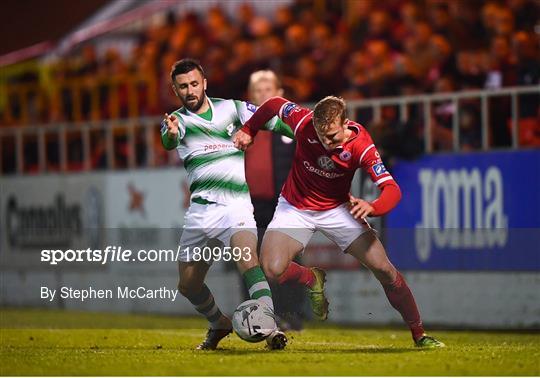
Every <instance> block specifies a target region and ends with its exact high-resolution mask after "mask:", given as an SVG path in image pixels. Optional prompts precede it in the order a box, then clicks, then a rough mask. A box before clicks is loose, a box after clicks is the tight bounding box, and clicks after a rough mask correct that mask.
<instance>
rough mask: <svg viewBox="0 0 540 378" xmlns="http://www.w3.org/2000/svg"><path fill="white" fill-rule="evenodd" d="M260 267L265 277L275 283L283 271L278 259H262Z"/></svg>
mask: <svg viewBox="0 0 540 378" xmlns="http://www.w3.org/2000/svg"><path fill="white" fill-rule="evenodd" d="M262 268H263V270H264V274H265V275H266V279H267V280H268V281H271V282H275V283H277V282H279V277H281V275H282V274H283V272H284V271H285V269H283V267H282V266H281V264H280V263H279V261H263V264H262Z"/></svg>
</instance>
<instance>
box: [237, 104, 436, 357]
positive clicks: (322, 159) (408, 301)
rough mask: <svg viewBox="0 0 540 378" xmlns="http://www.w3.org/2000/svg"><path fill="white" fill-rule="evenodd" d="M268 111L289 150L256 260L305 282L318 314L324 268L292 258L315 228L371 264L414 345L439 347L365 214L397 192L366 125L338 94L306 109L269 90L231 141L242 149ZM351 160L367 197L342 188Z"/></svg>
mask: <svg viewBox="0 0 540 378" xmlns="http://www.w3.org/2000/svg"><path fill="white" fill-rule="evenodd" d="M275 115H278V116H279V117H280V118H281V119H282V120H283V121H284V122H285V123H286V124H287V125H289V127H290V128H291V130H292V131H293V132H294V135H295V139H296V151H295V156H294V160H293V166H292V168H291V171H290V172H289V177H288V178H287V181H286V183H285V185H284V186H283V190H282V192H281V197H280V199H279V202H278V206H277V208H276V212H275V215H274V219H273V220H272V222H271V223H270V225H269V226H268V231H267V233H266V234H265V236H264V240H263V245H262V250H261V262H262V266H263V268H264V271H265V273H266V276H267V277H268V278H269V279H271V280H275V281H278V282H280V283H282V282H287V281H296V282H299V283H302V284H304V285H305V286H307V287H308V289H309V291H310V299H311V302H312V309H313V311H314V313H315V315H316V316H318V317H319V318H320V319H321V320H325V319H326V318H327V316H328V301H327V299H326V297H325V294H324V281H325V274H324V271H322V270H316V269H313V268H312V269H309V268H306V267H303V266H301V265H299V264H296V263H294V262H292V259H293V258H294V257H295V256H297V255H298V254H299V253H301V252H302V251H303V250H304V247H305V246H306V245H307V244H308V242H309V240H310V239H311V236H312V235H313V233H314V232H315V231H321V232H322V233H323V234H325V235H326V236H327V237H328V238H329V239H331V240H332V241H334V242H335V243H336V244H337V245H338V246H339V247H340V248H341V250H342V251H343V252H345V253H348V254H350V255H351V256H353V257H355V258H356V259H357V260H359V261H360V262H361V263H362V264H363V265H364V266H366V267H367V268H368V269H370V270H371V271H372V272H373V274H374V275H375V277H376V278H377V280H379V282H380V283H381V285H382V286H383V289H384V292H385V293H386V296H387V298H388V300H389V302H390V304H391V305H392V306H393V307H394V308H395V309H396V310H397V311H398V312H399V313H400V314H401V316H402V317H403V319H404V321H405V322H406V323H407V325H408V326H409V329H410V330H411V334H412V337H413V340H414V343H415V345H416V346H418V347H422V348H436V347H443V346H444V344H443V343H441V342H440V341H438V340H436V339H435V338H433V337H431V336H428V335H426V334H425V332H424V327H423V324H422V320H421V318H420V313H419V311H418V308H417V306H416V303H415V300H414V297H413V294H412V292H411V290H410V289H409V286H408V285H407V283H406V282H405V279H404V278H403V276H402V275H401V273H400V272H399V271H398V270H397V269H396V268H395V267H394V265H392V263H391V262H390V260H389V259H388V257H387V255H386V251H385V249H384V247H383V245H382V244H381V242H380V241H379V239H378V238H377V236H376V235H375V234H374V233H373V232H372V230H371V228H370V227H369V224H368V223H367V222H366V220H365V218H366V217H368V216H381V215H384V214H386V213H387V212H389V211H390V210H391V209H393V208H394V207H395V206H396V205H397V203H398V202H399V200H400V199H401V191H400V189H399V186H398V185H397V183H396V182H395V180H394V179H393V177H392V176H391V175H390V173H389V172H388V171H387V170H386V168H385V167H384V164H383V162H382V161H381V159H380V155H379V153H378V152H377V149H376V148H375V145H374V144H373V141H372V140H371V137H370V136H369V134H368V132H367V131H366V129H365V128H364V127H362V125H360V124H358V123H355V122H352V121H350V120H348V119H346V104H345V101H344V100H343V99H341V98H338V97H334V96H328V97H325V98H324V99H322V100H321V101H319V102H318V103H317V105H316V106H315V108H314V110H313V111H311V110H309V109H306V108H304V107H301V106H298V105H297V104H295V103H294V102H291V101H289V100H287V99H284V98H282V97H273V98H271V99H269V100H268V101H266V102H265V103H264V104H262V105H261V107H260V108H259V109H258V110H257V111H256V112H255V114H254V115H253V117H251V118H250V120H249V121H248V122H246V124H245V125H244V127H243V128H242V129H241V130H239V131H238V132H237V134H236V135H235V139H234V142H235V145H236V146H237V147H238V148H240V149H246V148H247V147H248V146H249V145H250V144H251V143H252V141H253V137H254V136H255V135H256V134H257V132H258V130H259V129H260V128H261V127H262V126H263V125H264V123H265V122H266V121H268V120H269V119H271V118H272V117H273V116H275ZM358 168H361V169H363V170H364V171H365V172H366V173H367V174H369V175H370V177H371V179H372V180H373V182H374V183H375V184H376V185H377V186H378V187H379V189H380V190H381V194H380V196H379V198H377V199H376V200H375V201H373V202H367V201H365V200H363V199H360V198H354V197H352V196H351V195H350V187H351V181H352V179H353V176H354V173H355V171H356V170H357V169H358Z"/></svg>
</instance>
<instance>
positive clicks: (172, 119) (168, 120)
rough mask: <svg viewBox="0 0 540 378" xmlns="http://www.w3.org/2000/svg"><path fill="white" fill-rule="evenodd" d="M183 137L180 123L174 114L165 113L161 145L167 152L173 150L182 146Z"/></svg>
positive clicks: (162, 123)
mask: <svg viewBox="0 0 540 378" xmlns="http://www.w3.org/2000/svg"><path fill="white" fill-rule="evenodd" d="M182 137H183V133H182V129H181V127H180V121H179V119H178V117H177V116H175V115H174V114H171V115H169V114H167V113H165V118H164V119H163V121H161V144H163V147H165V149H166V150H173V149H175V148H176V147H178V145H179V144H180V140H181V139H182Z"/></svg>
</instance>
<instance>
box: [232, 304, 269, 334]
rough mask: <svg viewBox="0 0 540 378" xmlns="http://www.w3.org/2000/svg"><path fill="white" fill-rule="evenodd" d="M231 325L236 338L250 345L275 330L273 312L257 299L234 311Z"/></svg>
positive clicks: (241, 305)
mask: <svg viewBox="0 0 540 378" xmlns="http://www.w3.org/2000/svg"><path fill="white" fill-rule="evenodd" d="M232 324H233V328H234V332H236V334H237V335H238V337H240V338H241V339H242V340H245V341H247V342H250V343H258V342H259V341H263V340H264V339H266V337H268V336H269V335H270V334H271V333H272V332H274V331H275V330H276V329H277V325H276V320H275V317H274V312H273V311H272V309H271V308H270V307H268V305H266V304H265V303H263V302H261V301H259V300H257V299H250V300H248V301H245V302H243V303H241V304H240V305H239V306H238V307H237V308H236V310H235V311H234V314H233V318H232Z"/></svg>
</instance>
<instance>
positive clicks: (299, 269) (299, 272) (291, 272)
mask: <svg viewBox="0 0 540 378" xmlns="http://www.w3.org/2000/svg"><path fill="white" fill-rule="evenodd" d="M289 281H294V282H298V283H299V284H302V285H305V286H307V287H311V286H312V285H313V283H314V282H315V275H314V274H313V272H312V271H311V269H309V268H306V267H305V266H302V265H300V264H297V263H295V262H294V261H291V263H290V264H289V266H288V267H287V269H286V270H285V272H283V274H282V275H281V276H280V277H279V281H278V282H279V283H280V284H282V283H284V282H289Z"/></svg>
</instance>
